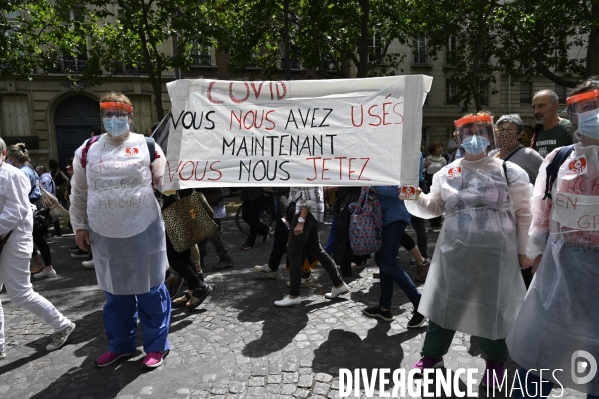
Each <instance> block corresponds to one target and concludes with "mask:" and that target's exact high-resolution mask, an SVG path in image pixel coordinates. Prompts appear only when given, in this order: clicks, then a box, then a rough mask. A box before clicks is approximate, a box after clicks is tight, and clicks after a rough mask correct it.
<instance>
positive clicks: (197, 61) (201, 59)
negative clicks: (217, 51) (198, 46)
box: [191, 54, 212, 66]
mask: <svg viewBox="0 0 599 399" xmlns="http://www.w3.org/2000/svg"><path fill="white" fill-rule="evenodd" d="M191 58H192V59H193V65H201V66H210V65H212V56H211V55H210V54H192V55H191Z"/></svg>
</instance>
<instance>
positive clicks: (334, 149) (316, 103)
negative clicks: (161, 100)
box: [163, 75, 432, 190]
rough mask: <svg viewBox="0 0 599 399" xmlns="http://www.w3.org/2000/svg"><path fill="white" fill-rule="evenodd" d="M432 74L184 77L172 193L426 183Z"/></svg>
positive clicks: (172, 152) (170, 170) (169, 182)
mask: <svg viewBox="0 0 599 399" xmlns="http://www.w3.org/2000/svg"><path fill="white" fill-rule="evenodd" d="M431 83H432V78H430V77H428V76H423V75H412V76H394V77H384V78H370V79H344V80H309V81H272V82H243V81H220V80H207V79H198V80H177V81H174V82H171V83H169V84H167V88H168V92H169V95H170V98H171V104H172V108H171V117H170V134H169V139H168V151H167V167H166V173H165V180H164V186H163V187H164V189H166V190H172V189H178V188H189V187H209V186H310V185H347V186H363V185H371V186H380V185H400V184H401V185H415V186H418V168H419V151H420V140H421V129H422V104H423V102H424V99H425V96H426V93H427V92H428V91H429V90H430V86H431Z"/></svg>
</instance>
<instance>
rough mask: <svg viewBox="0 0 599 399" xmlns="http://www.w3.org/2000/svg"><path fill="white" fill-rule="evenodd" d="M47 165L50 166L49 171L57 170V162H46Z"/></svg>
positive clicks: (52, 160)
mask: <svg viewBox="0 0 599 399" xmlns="http://www.w3.org/2000/svg"><path fill="white" fill-rule="evenodd" d="M48 165H50V169H52V170H54V169H58V168H59V165H58V162H56V161H55V160H54V159H51V160H50V162H48Z"/></svg>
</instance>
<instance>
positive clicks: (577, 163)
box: [567, 157, 587, 175]
mask: <svg viewBox="0 0 599 399" xmlns="http://www.w3.org/2000/svg"><path fill="white" fill-rule="evenodd" d="M586 172H587V159H586V158H585V157H580V158H576V159H575V160H573V161H570V163H569V164H568V172H567V173H568V174H575V175H580V174H584V173H586Z"/></svg>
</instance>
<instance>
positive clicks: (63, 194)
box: [53, 170, 69, 202]
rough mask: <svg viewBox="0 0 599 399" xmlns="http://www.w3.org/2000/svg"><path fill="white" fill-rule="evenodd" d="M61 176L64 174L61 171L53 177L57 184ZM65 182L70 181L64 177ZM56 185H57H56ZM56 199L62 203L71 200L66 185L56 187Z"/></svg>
mask: <svg viewBox="0 0 599 399" xmlns="http://www.w3.org/2000/svg"><path fill="white" fill-rule="evenodd" d="M59 174H63V173H62V172H61V171H60V170H59V171H57V172H56V174H55V175H54V177H53V180H54V181H55V182H56V177H57V176H58V175H59ZM63 179H64V180H67V181H68V179H67V178H66V176H63ZM54 184H56V183H54ZM56 199H57V200H58V201H60V202H67V201H68V200H69V187H68V185H67V184H66V183H63V184H61V185H60V186H56Z"/></svg>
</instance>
